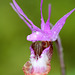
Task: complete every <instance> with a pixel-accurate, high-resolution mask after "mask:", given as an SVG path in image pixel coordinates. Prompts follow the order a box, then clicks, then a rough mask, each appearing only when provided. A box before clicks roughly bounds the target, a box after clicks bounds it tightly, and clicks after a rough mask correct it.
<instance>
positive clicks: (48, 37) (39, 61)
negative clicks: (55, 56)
mask: <svg viewBox="0 0 75 75" xmlns="http://www.w3.org/2000/svg"><path fill="white" fill-rule="evenodd" d="M42 4H43V0H41V5H40V10H41V29H40V28H38V27H37V26H35V25H34V24H33V22H32V21H31V20H30V19H28V17H27V16H26V15H25V14H24V12H23V11H22V9H21V8H20V7H19V5H18V4H17V3H16V1H15V0H13V3H10V5H11V6H12V8H13V9H14V10H15V11H16V13H17V14H18V15H19V17H20V18H21V19H22V20H23V21H24V22H25V23H26V24H27V26H28V27H29V28H30V29H31V31H32V33H31V34H30V35H28V36H27V40H28V41H32V42H33V43H32V45H31V47H30V50H31V56H30V61H28V62H27V63H26V64H25V65H24V67H23V71H24V73H25V74H26V75H46V74H48V72H49V71H50V69H51V66H50V61H51V57H52V53H53V46H52V41H56V40H57V38H58V35H59V32H60V30H61V29H62V27H63V25H64V24H65V21H66V19H67V18H68V17H69V15H70V14H71V13H72V12H73V11H75V8H74V9H73V10H71V11H70V12H69V13H67V14H66V15H64V16H63V17H62V18H61V19H59V20H58V21H57V22H56V24H55V25H54V26H53V27H52V28H50V27H51V23H50V15H51V5H50V4H49V12H48V19H47V21H46V23H45V22H44V19H43V15H42ZM26 20H27V21H26ZM37 41H41V43H38V42H37Z"/></svg>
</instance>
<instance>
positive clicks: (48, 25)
mask: <svg viewBox="0 0 75 75" xmlns="http://www.w3.org/2000/svg"><path fill="white" fill-rule="evenodd" d="M50 15H51V5H50V4H49V11H48V20H47V22H46V25H45V26H44V31H47V32H50Z"/></svg>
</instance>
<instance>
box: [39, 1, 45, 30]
mask: <svg viewBox="0 0 75 75" xmlns="http://www.w3.org/2000/svg"><path fill="white" fill-rule="evenodd" d="M42 4H43V0H41V4H40V10H41V29H42V30H44V25H45V22H44V19H43V15H42Z"/></svg>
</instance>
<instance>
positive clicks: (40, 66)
mask: <svg viewBox="0 0 75 75" xmlns="http://www.w3.org/2000/svg"><path fill="white" fill-rule="evenodd" d="M30 62H31V64H32V67H33V69H34V72H36V73H38V72H39V73H42V72H45V71H46V70H47V62H48V56H47V55H46V53H44V54H42V56H41V57H39V58H38V60H37V59H36V58H30Z"/></svg>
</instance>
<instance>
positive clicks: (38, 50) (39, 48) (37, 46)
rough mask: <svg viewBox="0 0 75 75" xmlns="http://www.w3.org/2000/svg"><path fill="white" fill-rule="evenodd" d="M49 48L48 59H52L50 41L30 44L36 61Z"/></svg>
mask: <svg viewBox="0 0 75 75" xmlns="http://www.w3.org/2000/svg"><path fill="white" fill-rule="evenodd" d="M49 46H50V48H49V50H48V52H49V53H48V52H47V53H48V54H49V57H50V58H51V57H52V54H53V44H52V42H51V41H41V42H39V41H36V42H34V43H32V45H31V47H32V48H33V50H34V53H35V57H36V58H37V59H38V57H40V56H41V54H42V52H43V51H44V50H45V49H46V48H48V47H49Z"/></svg>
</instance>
